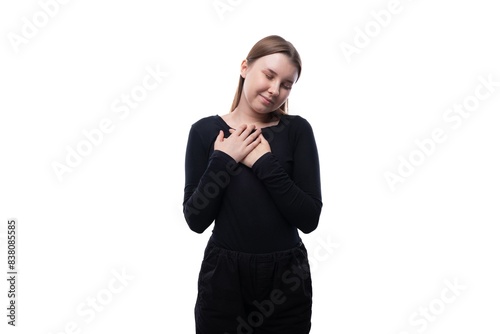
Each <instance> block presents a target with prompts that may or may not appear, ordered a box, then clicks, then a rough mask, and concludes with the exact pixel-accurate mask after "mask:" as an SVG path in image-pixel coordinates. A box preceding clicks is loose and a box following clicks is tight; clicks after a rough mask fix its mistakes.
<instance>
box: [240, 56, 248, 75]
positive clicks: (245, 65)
mask: <svg viewBox="0 0 500 334" xmlns="http://www.w3.org/2000/svg"><path fill="white" fill-rule="evenodd" d="M247 71H248V61H247V60H246V59H243V61H242V62H241V67H240V75H241V77H242V78H243V79H244V78H245V77H246V75H247Z"/></svg>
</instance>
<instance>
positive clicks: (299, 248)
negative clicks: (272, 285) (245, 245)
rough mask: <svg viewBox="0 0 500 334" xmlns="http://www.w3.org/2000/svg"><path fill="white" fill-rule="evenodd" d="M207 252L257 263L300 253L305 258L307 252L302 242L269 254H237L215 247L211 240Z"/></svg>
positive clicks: (236, 252)
mask: <svg viewBox="0 0 500 334" xmlns="http://www.w3.org/2000/svg"><path fill="white" fill-rule="evenodd" d="M209 252H217V253H219V255H226V256H227V257H230V258H234V259H244V260H250V261H257V262H268V261H269V262H270V261H276V260H279V259H283V258H289V257H292V256H296V255H297V253H300V254H301V255H302V256H305V257H307V250H306V248H305V246H304V243H303V242H302V241H299V243H297V244H296V245H295V246H294V247H292V248H290V249H285V250H281V251H277V252H271V253H245V252H239V251H234V250H229V249H225V248H222V247H219V246H217V244H216V242H215V241H214V240H212V239H210V240H209V241H208V244H207V247H206V250H205V253H206V254H208V253H209Z"/></svg>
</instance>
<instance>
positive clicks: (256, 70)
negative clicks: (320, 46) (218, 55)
mask: <svg viewBox="0 0 500 334" xmlns="http://www.w3.org/2000/svg"><path fill="white" fill-rule="evenodd" d="M241 76H242V77H243V78H245V82H244V84H243V91H242V94H241V99H240V105H242V104H243V105H245V106H247V107H249V108H250V109H251V110H253V111H254V112H257V113H260V114H262V113H269V112H272V111H274V110H276V109H278V108H279V107H280V106H281V105H282V104H283V103H284V102H285V101H286V99H287V98H288V95H290V91H291V89H292V85H293V84H294V82H295V81H297V78H298V70H297V67H296V66H295V65H294V64H293V63H292V61H291V60H290V58H289V57H288V56H287V55H285V54H282V53H274V54H271V55H268V56H264V57H261V58H258V59H257V60H255V61H254V62H253V63H252V64H251V65H250V66H248V63H247V61H246V60H244V61H243V63H242V64H241ZM243 105H242V106H243Z"/></svg>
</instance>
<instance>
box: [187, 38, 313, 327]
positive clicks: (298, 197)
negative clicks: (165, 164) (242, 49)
mask: <svg viewBox="0 0 500 334" xmlns="http://www.w3.org/2000/svg"><path fill="white" fill-rule="evenodd" d="M301 69H302V64H301V60H300V56H299V54H298V52H297V50H296V49H295V48H294V46H293V45H292V44H291V43H290V42H288V41H286V40H284V39H283V38H281V37H279V36H275V35H273V36H268V37H265V38H263V39H261V40H260V41H258V42H257V43H256V44H255V45H254V46H253V48H252V49H251V50H250V52H249V54H248V56H247V57H246V59H244V60H243V62H242V63H241V70H240V79H239V84H238V88H237V90H236V94H235V97H234V101H233V105H232V107H231V110H230V113H229V114H226V115H223V116H219V115H214V116H209V117H205V118H203V119H201V120H199V121H198V122H196V123H194V124H193V125H192V127H191V130H190V133H189V138H188V144H187V150H186V166H185V168H186V184H185V188H184V202H183V207H184V216H185V218H186V221H187V223H188V225H189V227H190V228H191V229H192V230H193V231H195V232H197V233H202V232H203V231H205V230H206V229H207V228H208V227H209V226H210V225H211V224H212V222H213V221H214V220H215V224H214V228H213V231H212V235H211V237H210V240H209V242H208V245H207V247H206V250H205V254H204V258H203V262H202V265H201V270H200V275H199V278H198V297H197V300H196V305H195V320H196V333H197V334H215V333H216V334H225V333H227V334H232V333H286V334H295V333H296V334H305V333H309V331H310V327H311V306H312V287H311V277H310V271H309V264H308V260H307V251H306V248H305V247H304V244H303V243H302V241H301V238H300V236H299V234H298V230H300V231H302V232H303V233H310V232H312V231H313V230H314V229H316V227H317V225H318V221H319V217H320V213H321V208H322V201H321V186H320V169H319V159H318V153H317V148H316V142H315V139H314V135H313V131H312V128H311V126H310V124H309V123H308V122H307V121H306V120H305V119H304V118H302V117H300V116H291V115H288V114H287V107H288V95H289V94H290V91H291V89H292V86H293V85H294V84H295V82H296V81H297V80H298V78H299V77H300V72H301Z"/></svg>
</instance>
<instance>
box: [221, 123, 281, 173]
mask: <svg viewBox="0 0 500 334" xmlns="http://www.w3.org/2000/svg"><path fill="white" fill-rule="evenodd" d="M232 131H234V130H233V129H230V130H229V132H232ZM259 137H260V138H259V139H260V143H259V144H258V145H257V146H256V147H255V148H254V149H253V150H252V151H251V152H250V153H248V154H247V156H246V157H244V158H243V160H241V161H240V162H241V163H242V164H244V165H245V166H247V167H248V168H252V166H253V164H254V163H255V162H256V161H257V160H259V158H260V157H261V156H263V155H264V154H266V153H267V152H271V146H270V145H269V142H268V141H267V140H266V138H264V136H263V135H262V134H260V136H259Z"/></svg>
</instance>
